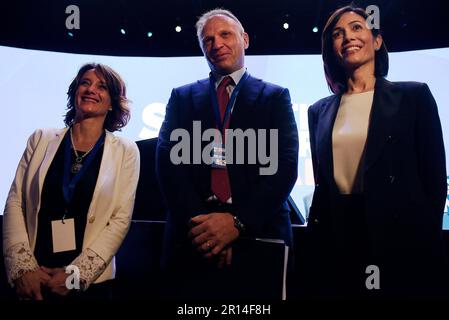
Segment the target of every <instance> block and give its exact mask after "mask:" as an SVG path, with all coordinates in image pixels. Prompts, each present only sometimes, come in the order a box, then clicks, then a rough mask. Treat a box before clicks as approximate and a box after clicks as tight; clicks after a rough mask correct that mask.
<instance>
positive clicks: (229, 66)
mask: <svg viewBox="0 0 449 320" xmlns="http://www.w3.org/2000/svg"><path fill="white" fill-rule="evenodd" d="M201 38H202V41H201V43H202V50H203V53H204V55H205V57H206V59H207V62H208V64H209V67H210V69H211V70H212V71H215V72H217V73H219V74H222V75H226V74H230V73H232V72H234V71H237V70H238V69H241V68H243V66H244V60H245V49H247V48H248V45H249V37H248V34H247V33H245V32H243V31H242V30H241V29H240V28H239V26H238V24H237V22H236V21H234V20H233V19H231V18H229V17H227V16H223V15H216V16H213V17H212V18H210V19H209V20H207V22H206V24H205V25H204V28H203V31H202V34H201Z"/></svg>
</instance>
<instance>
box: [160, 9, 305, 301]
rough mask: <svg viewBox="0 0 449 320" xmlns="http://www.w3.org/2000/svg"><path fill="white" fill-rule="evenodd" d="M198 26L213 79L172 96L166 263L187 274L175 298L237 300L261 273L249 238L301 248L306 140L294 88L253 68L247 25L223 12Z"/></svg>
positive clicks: (165, 188) (165, 130)
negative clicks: (293, 215) (250, 257)
mask: <svg viewBox="0 0 449 320" xmlns="http://www.w3.org/2000/svg"><path fill="white" fill-rule="evenodd" d="M196 27H197V35H198V41H199V44H200V47H201V49H202V51H203V53H204V56H205V57H206V59H207V62H208V64H209V66H210V69H211V73H210V76H209V78H206V79H203V80H199V81H197V82H194V83H192V84H188V85H185V86H182V87H180V88H176V89H174V90H173V91H172V94H171V97H170V100H169V102H168V104H167V109H166V116H165V120H164V123H163V125H162V127H161V130H160V133H159V141H158V146H157V164H156V166H157V176H158V180H159V183H160V186H161V190H162V194H163V196H164V198H165V201H166V205H167V207H168V214H167V225H166V234H165V241H164V244H165V247H164V262H165V265H166V266H168V267H172V268H171V269H170V268H169V269H170V270H172V271H175V272H174V273H172V274H171V275H172V276H173V275H177V277H176V280H174V282H176V284H175V292H174V293H173V294H178V295H180V296H183V295H188V296H189V297H191V296H192V294H193V296H196V297H208V298H218V297H237V296H238V295H237V294H239V293H240V295H241V296H243V295H244V292H245V291H244V290H240V289H239V288H238V287H235V285H236V283H241V284H243V282H245V281H246V280H245V279H247V277H246V275H245V272H243V270H247V271H248V272H251V271H250V270H252V272H256V271H257V269H258V268H259V267H258V266H248V264H247V263H245V265H241V263H240V260H239V257H242V256H243V257H244V256H245V255H246V252H245V250H252V249H250V247H251V246H249V247H248V246H247V245H240V244H239V243H241V242H242V240H241V239H245V238H251V239H253V238H272V239H281V240H284V241H285V243H286V244H287V245H289V246H291V245H292V230H291V223H290V218H289V209H288V205H287V198H288V195H289V194H290V191H291V190H292V188H293V186H294V184H295V181H296V178H297V161H298V159H297V157H298V133H297V128H296V123H295V120H294V115H293V111H292V107H291V101H290V95H289V92H288V90H287V89H285V88H281V87H279V86H277V85H273V84H270V83H267V82H264V81H262V80H260V79H257V78H254V77H252V76H251V75H250V74H249V73H248V72H247V71H246V68H245V67H244V58H245V56H244V54H245V49H247V48H248V45H249V37H248V34H247V33H246V32H244V29H243V26H242V25H241V23H240V21H239V20H238V19H237V18H236V17H235V16H234V15H233V14H232V13H231V12H229V11H228V10H223V9H215V10H212V11H209V12H207V13H205V14H203V15H202V16H201V17H200V18H199V20H198V22H197V24H196ZM230 130H231V131H233V134H234V135H233V136H232V135H229V136H228V135H227V134H228V133H229V132H230ZM211 132H212V134H210V133H211ZM225 132H226V135H225ZM207 133H209V135H207ZM217 133H218V134H217ZM217 135H218V139H217ZM205 136H206V138H205ZM179 137H183V138H184V139H182V141H180V139H179ZM207 137H209V139H207ZM220 138H221V140H220ZM234 138H235V140H234V142H235V143H236V144H235V145H230V144H229V142H231V140H232V139H234ZM211 140H212V142H211ZM217 141H219V143H218V144H217V143H216V142H217ZM242 141H246V144H245V143H243V144H242ZM239 142H240V144H239ZM180 145H181V146H182V147H183V148H179V147H180ZM186 145H187V146H188V148H187V150H186V148H184V147H185V146H186ZM242 146H243V147H242ZM175 149H176V152H175V151H174V150H175ZM181 149H182V151H180V150H181ZM231 149H232V150H231ZM268 150H269V153H270V155H269V157H270V160H271V161H270V163H267V161H266V159H267V158H266V157H263V155H266V153H267V151H268ZM180 153H182V154H181V155H180ZM230 154H232V155H233V156H234V159H233V160H232V156H231V157H229V155H230ZM208 156H209V158H208ZM235 158H237V160H236V159H235ZM180 159H181V160H180ZM239 159H240V160H242V159H244V161H243V163H242V161H240V162H239ZM254 159H256V160H254ZM267 164H268V168H267ZM261 255H262V256H263V253H261ZM266 259H269V257H268V256H267V257H266ZM256 260H257V259H256ZM254 261H255V260H254ZM248 276H249V275H248ZM265 276H268V277H269V275H265ZM241 287H246V286H245V285H243V286H241ZM182 288H184V289H185V290H184V291H183V289H182ZM193 289H195V290H193ZM192 291H194V292H192ZM261 296H263V294H261ZM251 297H253V296H247V298H251Z"/></svg>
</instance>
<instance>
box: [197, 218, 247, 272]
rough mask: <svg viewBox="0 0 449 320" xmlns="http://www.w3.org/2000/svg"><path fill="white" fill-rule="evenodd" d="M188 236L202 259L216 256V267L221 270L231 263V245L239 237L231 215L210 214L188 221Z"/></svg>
mask: <svg viewBox="0 0 449 320" xmlns="http://www.w3.org/2000/svg"><path fill="white" fill-rule="evenodd" d="M188 236H189V238H190V240H191V241H192V244H193V245H194V246H195V247H196V248H197V250H198V251H199V252H200V253H202V254H203V256H204V258H207V259H211V258H214V257H217V256H218V267H220V268H221V267H223V266H224V265H225V264H226V265H230V264H231V262H232V247H231V244H232V243H233V242H234V241H235V240H236V239H237V238H238V237H239V230H238V229H237V228H236V227H235V226H234V218H233V216H232V214H231V213H229V212H212V213H209V214H201V215H198V216H195V217H193V218H192V219H190V231H189V233H188Z"/></svg>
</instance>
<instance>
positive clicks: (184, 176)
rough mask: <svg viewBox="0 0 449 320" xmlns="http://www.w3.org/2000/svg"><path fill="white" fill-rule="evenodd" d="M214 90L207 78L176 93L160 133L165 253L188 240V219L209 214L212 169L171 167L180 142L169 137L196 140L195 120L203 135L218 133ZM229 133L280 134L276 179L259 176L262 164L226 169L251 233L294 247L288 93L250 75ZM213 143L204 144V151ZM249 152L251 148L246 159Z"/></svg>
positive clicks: (294, 140)
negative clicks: (183, 134)
mask: <svg viewBox="0 0 449 320" xmlns="http://www.w3.org/2000/svg"><path fill="white" fill-rule="evenodd" d="M209 86H210V83H209V79H203V80H199V81H197V82H195V83H192V84H188V85H185V86H182V87H180V88H176V89H174V90H173V91H172V94H171V97H170V100H169V102H168V104H167V109H166V115H165V120H164V122H163V124H162V127H161V130H160V133H159V140H158V146H157V153H156V157H157V161H156V162H157V163H156V171H157V177H158V180H159V183H160V186H161V190H162V193H163V196H164V198H165V201H166V204H167V207H168V214H167V225H166V239H165V240H166V245H167V244H168V247H167V246H166V248H170V247H171V245H174V244H176V243H180V242H185V241H187V231H188V228H187V226H188V221H189V219H190V218H191V217H193V216H196V215H198V214H204V213H208V210H207V208H206V205H205V203H206V199H207V198H208V197H210V196H211V194H212V193H211V186H210V179H211V178H210V176H211V174H210V172H211V170H210V166H209V165H206V164H204V163H202V162H201V164H179V165H174V164H172V162H171V161H170V150H171V148H172V147H173V145H175V144H176V143H177V141H170V134H171V133H172V132H173V130H175V129H177V128H183V129H185V130H187V131H188V132H189V134H190V137H192V136H193V132H192V131H193V130H192V123H193V121H201V133H203V132H204V131H205V130H206V129H209V128H215V119H214V113H213V112H214V110H213V107H212V104H211V98H210V91H209ZM229 128H230V129H236V128H240V129H242V130H243V131H245V130H246V129H267V136H268V130H269V129H278V134H279V137H278V145H279V147H278V170H277V172H276V173H275V174H274V175H265V176H263V175H260V174H259V168H261V167H262V166H261V165H260V163H259V161H257V163H256V164H228V166H227V168H228V174H229V179H230V184H231V191H232V202H233V208H234V212H233V214H235V215H237V216H238V217H239V218H240V219H241V221H242V222H243V223H244V224H245V225H246V226H247V227H248V230H249V234H250V235H251V236H254V237H265V238H278V239H283V240H285V242H286V243H287V244H288V245H291V244H292V231H291V224H290V217H289V209H288V205H287V198H288V196H289V194H290V191H291V190H292V188H293V186H294V184H295V182H296V178H297V165H298V132H297V128H296V123H295V119H294V115H293V110H292V107H291V102H290V95H289V92H288V90H287V89H285V88H281V87H279V86H276V85H273V84H269V83H267V82H264V81H262V80H260V79H256V78H254V77H252V76H249V77H248V79H247V80H246V82H245V83H244V85H243V86H242V88H241V90H240V92H239V94H238V96H237V99H236V102H235V105H234V109H233V111H232V115H231V119H230V124H229ZM195 139H196V141H195V142H196V143H198V138H197V137H194V138H193V139H191V141H190V145H191V147H192V145H193V143H194V141H193V140H195ZM208 143H209V141H205V142H201V147H202V148H201V150H203V148H204V146H206V145H207V144H208ZM191 150H193V148H191ZM247 150H248V148H247V146H246V148H245V156H246V153H247ZM267 150H269V148H268V147H267ZM191 158H193V156H192V155H191ZM245 163H247V162H245Z"/></svg>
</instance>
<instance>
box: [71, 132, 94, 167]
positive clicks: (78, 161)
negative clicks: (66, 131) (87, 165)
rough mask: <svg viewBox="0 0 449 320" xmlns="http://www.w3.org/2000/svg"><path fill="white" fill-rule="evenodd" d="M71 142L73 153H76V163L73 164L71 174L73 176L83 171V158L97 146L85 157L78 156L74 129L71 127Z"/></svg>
mask: <svg viewBox="0 0 449 320" xmlns="http://www.w3.org/2000/svg"><path fill="white" fill-rule="evenodd" d="M70 141H71V142H72V148H73V152H74V153H75V163H74V164H72V166H71V167H70V172H71V173H73V174H77V173H78V172H79V171H80V170H81V168H82V167H83V164H82V163H81V162H82V161H83V158H84V157H85V156H87V154H88V153H89V152H91V151H92V149H93V148H94V146H95V144H94V145H93V146H92V148H90V149H89V150H88V151H87V152H86V153H84V154H83V155H81V156H80V155H79V154H78V152H76V148H75V144H74V143H73V134H72V127H70Z"/></svg>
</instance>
